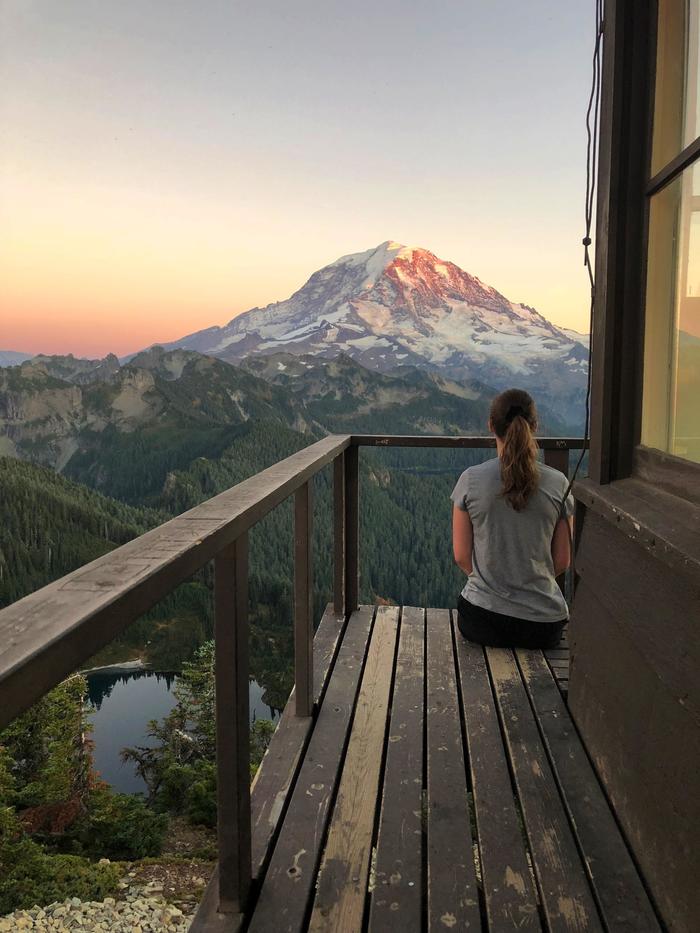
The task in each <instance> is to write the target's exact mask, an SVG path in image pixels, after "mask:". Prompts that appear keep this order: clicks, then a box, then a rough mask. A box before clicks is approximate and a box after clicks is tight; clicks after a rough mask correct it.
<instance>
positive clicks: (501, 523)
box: [450, 457, 574, 622]
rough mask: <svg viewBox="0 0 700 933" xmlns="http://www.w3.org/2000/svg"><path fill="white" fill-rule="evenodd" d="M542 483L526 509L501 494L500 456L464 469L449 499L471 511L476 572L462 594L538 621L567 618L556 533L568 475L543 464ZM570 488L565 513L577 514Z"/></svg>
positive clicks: (494, 608) (484, 605)
mask: <svg viewBox="0 0 700 933" xmlns="http://www.w3.org/2000/svg"><path fill="white" fill-rule="evenodd" d="M538 467H539V482H538V485H537V489H536V490H535V492H534V493H533V494H532V495H531V496H530V498H529V500H528V503H527V505H526V506H525V508H524V509H523V510H522V511H521V512H516V511H515V509H514V508H512V506H510V505H509V504H508V503H507V502H506V500H505V499H504V498H503V496H501V495H500V493H501V489H502V483H501V465H500V460H499V459H498V457H496V458H495V459H493V460H487V461H486V462H485V463H480V464H478V465H477V466H472V467H469V468H468V469H466V470H465V471H464V473H462V475H461V476H460V477H459V479H458V480H457V483H456V485H455V487H454V489H453V490H452V493H451V495H450V498H451V499H452V501H453V502H454V503H455V505H456V506H457V507H458V508H460V509H462V510H464V511H467V512H469V517H470V519H471V523H472V527H473V531H474V548H473V561H472V563H473V573H471V574H470V576H469V579H468V580H467V583H466V585H465V587H464V589H463V590H462V596H464V598H465V599H467V600H469V602H470V603H473V604H474V605H475V606H481V607H482V608H484V609H490V610H492V611H493V612H500V613H501V614H503V615H510V616H515V617H516V618H518V619H527V620H529V621H533V622H554V621H557V620H559V619H568V617H569V610H568V607H567V605H566V600H565V599H564V596H563V595H562V592H561V590H560V589H559V587H558V585H557V582H556V580H555V578H554V564H553V561H552V536H553V535H554V529H555V526H556V524H557V521H558V520H559V518H560V517H561V502H562V499H563V498H564V493H565V492H566V487H567V485H568V480H567V479H566V477H565V476H564V474H563V473H560V472H559V470H555V469H553V468H552V467H549V466H545V464H543V463H538ZM573 511H574V500H573V496H572V495H571V493H569V496H568V498H567V502H566V514H567V516H568V515H573Z"/></svg>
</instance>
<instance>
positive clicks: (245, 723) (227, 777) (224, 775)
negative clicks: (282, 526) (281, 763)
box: [214, 532, 252, 914]
mask: <svg viewBox="0 0 700 933" xmlns="http://www.w3.org/2000/svg"><path fill="white" fill-rule="evenodd" d="M214 613H215V620H214V625H215V645H216V662H215V664H216V769H217V814H218V815H217V836H218V847H219V911H220V912H221V913H227V914H231V913H242V912H243V910H244V909H245V906H246V901H247V898H248V893H249V891H250V879H251V870H252V864H251V830H250V718H249V711H248V705H249V700H248V689H249V688H248V533H247V532H243V534H241V535H239V537H238V538H237V539H236V540H235V541H234V542H233V543H232V544H229V545H227V546H226V547H225V548H223V550H221V551H220V552H219V553H218V554H217V555H216V557H215V558H214Z"/></svg>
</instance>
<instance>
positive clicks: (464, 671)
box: [453, 619, 542, 933]
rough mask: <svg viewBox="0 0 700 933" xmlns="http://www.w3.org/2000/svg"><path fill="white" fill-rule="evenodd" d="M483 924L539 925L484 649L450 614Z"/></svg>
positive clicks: (511, 927)
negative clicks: (479, 870) (475, 831)
mask: <svg viewBox="0 0 700 933" xmlns="http://www.w3.org/2000/svg"><path fill="white" fill-rule="evenodd" d="M453 628H454V637H455V641H456V645H457V660H458V668H459V687H460V693H461V696H462V707H463V709H464V728H465V732H466V738H467V749H468V753H469V754H468V758H469V768H470V773H471V787H472V793H473V795H474V808H475V816H476V826H477V831H478V837H479V857H480V861H481V874H482V880H483V892H484V901H485V903H486V916H487V918H488V927H489V930H497V931H499V933H505V931H507V930H510V931H513V933H516V931H526V930H527V931H530V933H536V931H540V930H541V929H542V927H541V924H540V918H539V914H538V911H537V891H536V890H535V885H534V883H533V880H532V876H531V873H530V868H529V866H528V853H527V850H526V847H525V840H524V838H523V834H522V831H521V828H520V814H519V812H518V809H517V805H516V801H515V798H514V796H513V788H512V786H511V777H510V772H509V770H508V762H507V760H506V755H505V750H504V748H503V738H502V736H501V730H500V727H499V723H498V713H497V711H496V705H495V703H494V698H493V692H492V690H491V684H490V682H489V674H488V669H487V667H486V659H485V657H484V649H483V648H482V647H481V645H476V644H473V643H472V642H470V641H467V639H466V638H464V636H463V635H462V634H461V632H460V631H459V629H458V627H457V622H456V619H453Z"/></svg>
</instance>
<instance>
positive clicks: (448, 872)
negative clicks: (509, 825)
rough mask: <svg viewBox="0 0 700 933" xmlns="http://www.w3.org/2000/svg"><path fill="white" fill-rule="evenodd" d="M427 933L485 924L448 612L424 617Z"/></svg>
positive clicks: (431, 613) (476, 928) (439, 611)
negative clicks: (479, 888)
mask: <svg viewBox="0 0 700 933" xmlns="http://www.w3.org/2000/svg"><path fill="white" fill-rule="evenodd" d="M426 639H427V660H426V681H427V685H426V689H427V694H426V703H427V705H426V720H427V794H426V796H427V859H428V878H427V881H428V891H427V901H428V930H444V929H445V928H446V927H447V928H455V929H457V930H463V929H467V928H473V929H475V930H478V929H479V928H480V925H481V917H480V910H479V898H478V891H477V885H476V872H475V867H474V853H473V850H472V846H473V843H474V840H473V839H472V834H471V827H470V821H469V804H468V799H467V787H466V772H465V764H464V749H463V746H462V727H461V722H460V713H459V700H458V697H457V684H456V678H455V663H454V654H453V647H452V626H451V623H450V613H449V610H448V609H428V610H427V618H426Z"/></svg>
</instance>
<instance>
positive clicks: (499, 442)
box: [496, 435, 503, 457]
mask: <svg viewBox="0 0 700 933" xmlns="http://www.w3.org/2000/svg"><path fill="white" fill-rule="evenodd" d="M496 450H497V451H498V456H499V457H500V456H502V454H503V441H502V440H501V439H500V437H498V435H496Z"/></svg>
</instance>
